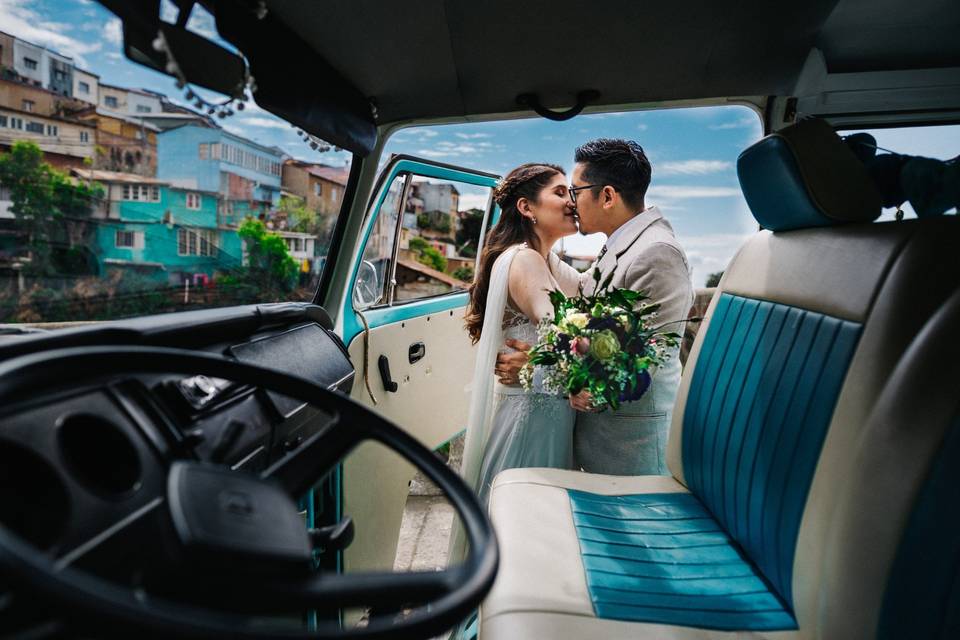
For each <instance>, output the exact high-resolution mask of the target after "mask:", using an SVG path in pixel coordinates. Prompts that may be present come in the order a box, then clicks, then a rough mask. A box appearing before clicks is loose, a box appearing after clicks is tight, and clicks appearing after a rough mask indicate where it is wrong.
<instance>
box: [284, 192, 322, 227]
mask: <svg viewBox="0 0 960 640" xmlns="http://www.w3.org/2000/svg"><path fill="white" fill-rule="evenodd" d="M279 211H280V212H281V213H283V214H285V215H286V218H287V226H288V227H289V228H290V230H291V231H299V232H300V233H314V232H315V231H316V227H317V224H318V221H319V218H320V216H319V214H318V213H317V212H316V211H314V210H313V209H310V208H309V207H307V205H306V204H305V202H304V200H303V198H293V197H290V196H283V197H282V198H280V207H279Z"/></svg>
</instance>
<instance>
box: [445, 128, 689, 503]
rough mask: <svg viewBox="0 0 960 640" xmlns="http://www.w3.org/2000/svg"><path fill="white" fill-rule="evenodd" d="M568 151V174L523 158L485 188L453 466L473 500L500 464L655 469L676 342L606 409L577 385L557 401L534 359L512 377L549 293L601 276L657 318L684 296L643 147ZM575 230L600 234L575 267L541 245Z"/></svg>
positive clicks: (588, 285) (674, 314) (675, 308)
mask: <svg viewBox="0 0 960 640" xmlns="http://www.w3.org/2000/svg"><path fill="white" fill-rule="evenodd" d="M574 160H575V162H576V165H575V167H574V170H573V173H572V175H571V176H570V178H569V183H568V178H567V176H566V174H565V172H564V170H563V169H562V168H561V167H559V166H556V165H551V164H536V163H529V164H523V165H520V166H519V167H517V168H516V169H514V170H513V171H511V172H510V173H508V174H507V176H506V177H505V178H504V179H503V180H502V181H501V182H500V183H499V184H498V186H497V188H496V190H495V191H494V194H493V197H494V199H495V201H496V203H497V204H498V205H499V206H500V211H501V214H500V219H499V221H498V222H497V224H496V225H495V226H494V227H493V228H492V229H491V230H490V231H489V233H488V235H487V240H486V241H485V242H484V248H483V251H482V253H481V257H480V262H479V265H478V269H477V275H476V279H475V280H474V283H473V285H472V286H471V288H470V302H469V306H468V309H467V315H466V328H467V331H468V332H469V334H470V338H471V339H472V341H473V342H474V343H479V346H478V352H477V360H476V369H475V373H474V380H473V391H472V395H471V401H470V412H469V418H468V422H467V436H466V445H465V448H464V460H463V467H462V473H463V476H464V478H465V479H466V481H467V482H468V483H469V484H470V485H471V486H472V487H474V489H475V490H476V492H477V494H478V495H479V496H480V499H481V501H483V502H484V504H485V503H486V502H487V499H488V496H489V491H490V486H491V484H492V483H493V479H494V477H495V476H496V475H497V474H498V473H499V472H500V471H503V470H505V469H511V468H517V467H554V468H559V469H581V470H583V471H586V472H589V473H604V474H613V475H651V474H665V473H667V467H666V460H665V447H666V442H667V435H668V430H669V425H670V417H671V412H672V409H673V403H674V400H675V398H676V394H677V388H678V386H679V383H680V361H679V358H678V357H677V356H678V354H677V353H676V350H677V349H676V348H675V349H674V351H675V352H674V353H672V354H670V355H671V356H672V357H670V358H669V359H667V360H666V362H665V363H664V364H663V365H662V366H660V367H659V368H658V369H657V370H656V371H654V372H652V383H651V385H650V388H649V390H648V391H647V393H646V394H645V395H643V396H642V397H641V398H640V399H639V400H637V401H635V402H627V403H624V404H622V405H621V406H620V407H619V409H618V410H615V411H614V410H604V411H598V410H597V409H596V408H595V406H594V403H593V399H592V398H591V397H590V395H589V394H588V393H587V392H585V391H584V392H581V393H580V394H578V395H575V396H572V397H569V398H568V397H562V396H559V395H554V394H553V393H549V392H547V391H545V390H544V386H543V376H542V372H539V373H540V374H541V375H538V369H537V367H535V368H534V370H533V375H532V383H529V384H527V385H524V386H520V384H519V373H520V370H521V369H522V368H523V367H524V365H526V364H527V351H528V350H529V349H530V348H531V347H532V346H533V345H534V344H535V343H536V342H537V327H538V325H539V323H540V321H541V320H542V319H543V318H547V317H550V318H552V317H553V314H554V308H553V304H552V303H551V300H550V297H549V295H548V292H549V291H550V290H559V291H561V292H563V294H564V295H566V296H576V295H578V294H579V293H580V292H581V291H582V292H583V294H585V295H591V294H592V293H593V292H594V290H595V289H596V287H597V286H598V283H599V282H600V281H601V280H602V281H606V280H607V278H608V276H610V275H611V274H612V280H611V285H612V286H613V287H616V288H624V289H631V290H634V291H643V292H645V293H646V294H647V295H648V296H649V302H651V303H656V304H659V305H660V308H659V312H658V313H659V319H660V320H661V321H667V320H682V319H684V318H686V316H687V312H688V311H689V309H690V307H691V305H692V303H693V288H692V285H691V281H690V268H689V265H688V263H687V257H686V254H685V253H684V251H683V248H682V247H681V246H680V244H679V243H678V242H677V239H676V236H675V235H674V232H673V228H672V227H671V226H670V223H669V222H667V220H666V219H665V218H664V217H663V215H662V214H661V213H660V211H659V210H658V209H657V208H656V207H655V206H650V207H648V206H647V205H646V202H645V196H646V192H647V187H648V186H649V184H650V177H651V167H650V162H649V160H648V159H647V157H646V154H645V153H644V151H643V148H642V147H641V146H640V145H639V144H637V143H636V142H633V141H627V140H613V139H599V140H594V141H591V142H588V143H586V144H584V145H582V146H580V147H579V148H577V150H576V152H575V155H574ZM577 232H579V233H582V234H589V233H596V232H601V233H604V234H606V236H607V241H606V244H605V245H604V246H603V248H602V250H601V251H600V253H599V255H598V256H597V259H596V260H595V262H594V263H593V264H592V265H591V266H590V268H588V269H587V270H586V271H585V272H584V273H583V274H581V273H579V272H578V271H577V270H575V269H574V268H573V267H571V266H569V265H567V264H566V263H564V262H562V261H561V260H560V259H559V257H558V256H557V255H556V254H554V253H553V252H552V251H551V249H552V247H553V246H554V245H555V244H556V243H557V241H558V240H560V239H561V238H563V237H565V236H569V235H573V234H575V233H577ZM595 268H596V269H599V272H600V274H601V276H600V279H594V276H593V272H594V269H595ZM678 331H679V332H680V333H682V331H683V326H682V323H681V324H679V329H678Z"/></svg>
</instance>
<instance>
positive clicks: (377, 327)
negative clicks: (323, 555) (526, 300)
mask: <svg viewBox="0 0 960 640" xmlns="http://www.w3.org/2000/svg"><path fill="white" fill-rule="evenodd" d="M385 171H386V172H387V173H386V175H385V178H384V179H383V180H381V184H382V185H384V186H383V188H382V189H381V193H380V194H378V196H377V197H376V207H378V208H381V207H383V206H384V203H385V202H389V199H388V193H387V192H388V189H389V186H390V185H391V183H392V182H393V181H394V180H396V179H397V177H398V176H401V175H403V174H404V173H405V172H406V173H408V174H416V176H418V177H423V178H430V179H439V180H453V181H456V182H457V183H458V184H459V183H465V184H467V185H476V186H478V187H484V188H487V189H490V188H492V186H493V185H494V180H495V178H494V176H488V175H481V174H475V173H470V172H467V171H465V170H461V169H455V168H451V167H444V166H438V165H435V164H432V163H425V162H421V161H417V160H414V159H399V160H395V161H394V163H393V164H391V165H388V167H387V168H386V169H385ZM410 188H411V187H410V181H409V180H408V181H407V184H406V186H405V193H404V198H406V197H407V196H408V195H409V190H410ZM400 206H401V207H402V206H403V204H401V205H400ZM490 208H491V203H490V201H489V200H488V201H487V202H486V211H485V215H486V218H485V223H486V220H488V219H489V218H490V214H491V212H490ZM379 215H385V214H384V212H383V211H382V210H381V211H379ZM400 217H401V218H402V214H401V216H400ZM369 218H370V219H368V220H367V221H366V226H365V240H364V242H363V243H362V244H363V245H364V246H361V247H360V248H358V249H357V251H356V254H355V264H354V270H353V274H354V280H353V281H354V282H356V279H357V277H358V273H359V270H360V265H361V262H362V261H363V260H362V258H364V257H366V254H365V246H366V243H367V241H369V238H370V235H371V233H372V231H373V230H374V228H375V225H376V216H372V215H371V216H369ZM400 224H402V221H400V220H398V226H399V225H400ZM481 228H485V224H484V226H483V227H481ZM400 233H401V229H398V230H397V231H396V234H397V238H398V239H399V237H400ZM479 242H482V237H481V238H480V239H479ZM396 245H399V240H398V241H397V243H396ZM394 253H395V254H396V246H395V247H394ZM377 269H382V267H380V266H378V267H377ZM391 269H395V267H393V266H392V267H391ZM390 273H391V276H393V277H394V278H395V272H394V271H392V270H391V272H390ZM384 297H385V300H384V301H383V303H382V304H380V305H375V306H373V307H371V308H368V309H366V310H363V311H362V312H361V313H362V317H361V313H358V312H357V311H355V310H354V309H353V304H352V302H353V296H352V295H350V296H349V297H348V302H347V305H348V306H347V308H345V309H344V310H343V313H342V314H341V316H340V317H341V318H342V325H341V327H342V335H343V338H344V342H345V343H346V344H347V345H348V350H349V353H350V358H351V360H352V361H353V363H354V366H355V367H356V371H357V375H356V379H355V384H354V386H353V389H352V393H351V397H353V398H354V399H355V400H356V401H358V402H361V403H363V404H366V405H368V406H370V407H371V408H373V409H374V410H375V411H377V412H379V413H381V414H382V415H384V416H386V417H388V418H390V419H391V420H393V421H394V422H395V423H397V424H398V425H400V426H401V427H403V428H404V429H405V430H407V431H408V432H409V433H410V434H411V435H413V436H414V437H416V438H417V439H418V440H420V441H421V442H422V443H423V444H425V445H427V446H428V447H432V448H436V447H438V446H440V445H441V444H443V443H444V442H446V441H448V440H450V439H451V438H452V437H454V436H455V435H457V434H458V433H459V432H461V431H462V430H463V429H464V428H465V426H466V419H467V412H468V409H469V399H470V396H469V386H470V382H471V379H472V376H473V369H474V360H475V351H476V349H475V347H474V346H473V345H472V344H471V343H470V339H469V337H468V336H467V333H466V331H465V330H464V324H463V316H464V312H465V310H466V305H467V301H468V296H467V293H466V292H465V291H463V290H460V291H457V292H451V293H446V294H442V295H435V296H432V297H426V298H420V299H416V300H411V301H397V300H394V301H393V304H392V305H391V304H389V303H388V301H389V300H390V299H391V297H392V296H391V295H390V292H389V291H387V292H386V293H385V296H384ZM364 323H366V327H367V329H366V330H365V329H364ZM365 334H366V336H365ZM365 342H366V348H365ZM412 350H413V351H415V352H420V351H422V356H421V357H419V358H418V359H414V360H415V361H413V362H411V360H412V359H411V357H410V354H411V351H412ZM381 357H385V358H386V361H387V362H388V363H389V371H390V377H391V379H392V382H394V383H396V390H395V391H389V390H387V388H385V384H384V379H383V377H382V375H381V371H380V367H379V362H380V360H381ZM364 376H367V382H369V385H370V392H368V390H367V386H366V382H365V380H364ZM371 393H372V396H373V397H375V398H376V404H374V401H373V399H372V398H371ZM414 472H415V470H414V469H413V468H412V467H411V466H410V465H409V464H406V463H405V462H403V461H402V460H400V458H399V457H398V456H397V455H396V454H394V453H390V452H388V451H387V450H386V449H385V448H383V447H381V446H379V445H377V444H375V443H367V444H364V445H362V446H360V447H358V448H357V450H356V451H354V452H353V453H352V454H351V455H350V456H349V457H348V458H347V459H346V460H345V461H344V464H343V481H342V482H343V484H342V492H343V493H342V505H343V513H345V514H347V515H350V516H351V517H352V518H353V519H354V522H355V523H356V525H357V535H356V538H355V540H354V542H353V544H352V545H351V546H350V548H349V549H347V550H346V551H345V553H344V568H345V569H346V570H347V571H356V570H364V569H390V568H392V566H393V560H394V556H395V553H396V544H397V534H398V532H399V527H400V521H401V518H402V514H403V508H404V505H405V502H406V497H407V492H408V486H409V483H410V480H411V479H412V478H413V475H414Z"/></svg>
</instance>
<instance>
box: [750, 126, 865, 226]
mask: <svg viewBox="0 0 960 640" xmlns="http://www.w3.org/2000/svg"><path fill="white" fill-rule="evenodd" d="M737 176H738V177H739V178H740V188H741V189H742V190H743V195H744V197H745V198H746V199H747V204H748V205H749V206H750V210H751V211H752V212H753V217H754V218H756V219H757V222H759V223H760V226H762V227H763V228H765V229H770V230H772V231H787V230H789V229H804V228H808V227H825V226H829V225H835V224H843V223H846V222H869V221H871V220H875V219H876V218H877V217H878V216H879V215H880V210H881V201H880V194H879V192H878V191H877V188H876V187H875V186H874V184H873V181H872V180H871V179H870V176H869V174H868V173H867V170H866V168H865V167H864V166H863V163H862V162H861V161H860V160H859V159H858V158H857V156H856V155H855V154H854V152H853V151H852V150H851V149H850V147H848V146H847V145H845V144H844V143H843V141H842V140H841V139H840V137H839V136H838V135H837V134H836V133H834V131H833V129H831V128H830V125H828V124H827V123H826V122H824V121H823V120H817V119H811V120H804V121H802V122H799V123H797V124H794V125H791V126H789V127H786V128H785V129H782V130H780V131H778V132H776V133H772V134H770V135H768V136H766V137H765V138H763V139H762V140H760V141H759V142H757V143H756V144H754V145H752V146H750V147H748V148H747V149H746V150H745V151H744V152H743V153H741V154H740V157H739V158H738V159H737Z"/></svg>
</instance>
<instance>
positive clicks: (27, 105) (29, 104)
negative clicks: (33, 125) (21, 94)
mask: <svg viewBox="0 0 960 640" xmlns="http://www.w3.org/2000/svg"><path fill="white" fill-rule="evenodd" d="M22 104H23V110H24V111H26V112H28V113H33V108H34V107H36V106H37V103H36V102H34V101H33V100H24V101H23V103H22Z"/></svg>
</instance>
